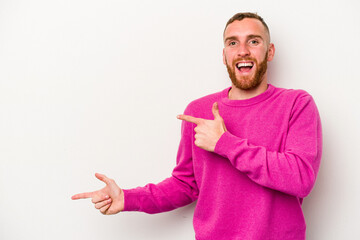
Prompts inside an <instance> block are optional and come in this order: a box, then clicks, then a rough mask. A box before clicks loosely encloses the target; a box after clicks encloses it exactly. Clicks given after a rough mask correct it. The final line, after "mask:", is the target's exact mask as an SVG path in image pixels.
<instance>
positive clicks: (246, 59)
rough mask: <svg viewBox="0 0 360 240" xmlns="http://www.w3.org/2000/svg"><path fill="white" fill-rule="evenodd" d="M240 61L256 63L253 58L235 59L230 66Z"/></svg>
mask: <svg viewBox="0 0 360 240" xmlns="http://www.w3.org/2000/svg"><path fill="white" fill-rule="evenodd" d="M240 61H251V62H254V63H257V61H256V59H255V58H250V57H245V58H236V59H234V60H233V62H232V64H233V65H235V64H236V63H237V62H240Z"/></svg>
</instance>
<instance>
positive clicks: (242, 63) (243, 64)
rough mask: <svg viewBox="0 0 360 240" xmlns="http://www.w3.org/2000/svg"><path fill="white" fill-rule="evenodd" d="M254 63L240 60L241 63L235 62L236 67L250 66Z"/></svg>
mask: <svg viewBox="0 0 360 240" xmlns="http://www.w3.org/2000/svg"><path fill="white" fill-rule="evenodd" d="M253 65H254V64H253V63H249V62H241V63H238V64H237V67H238V68H241V67H252V66H253Z"/></svg>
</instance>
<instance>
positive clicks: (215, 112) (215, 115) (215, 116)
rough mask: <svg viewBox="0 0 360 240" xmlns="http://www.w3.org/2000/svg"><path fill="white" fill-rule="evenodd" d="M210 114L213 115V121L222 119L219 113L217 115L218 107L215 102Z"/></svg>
mask: <svg viewBox="0 0 360 240" xmlns="http://www.w3.org/2000/svg"><path fill="white" fill-rule="evenodd" d="M212 113H213V115H214V120H216V119H222V117H221V116H220V113H219V106H218V103H217V102H215V103H214V104H213V106H212Z"/></svg>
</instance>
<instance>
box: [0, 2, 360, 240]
mask: <svg viewBox="0 0 360 240" xmlns="http://www.w3.org/2000/svg"><path fill="white" fill-rule="evenodd" d="M359 10H360V7H359V2H358V1H356V0H353V1H351V0H342V1H329V0H323V1H313V0H311V1H309V0H303V1H296V2H293V1H286V0H284V1H268V0H262V1H239V0H236V1H235V0H234V1H224V0H222V1H216V2H215V1H209V0H207V1H206V0H201V1H194V0H191V1H190V0H182V1H168V0H167V1H166V0H164V1H154V0H153V1H145V0H141V1H121V0H116V1H115V0H112V1H110V0H103V1H100V0H53V1H49V0H32V1H26V0H0V239H2V240H17V239H21V240H22V239H39V240H43V239H44V240H45V239H52V240H57V239H70V240H75V239H89V240H93V239H94V240H95V239H108V240H112V239H154V240H162V239H164V240H165V239H166V240H169V239H172V240H177V239H179V240H180V239H181V240H183V239H193V238H194V232H193V228H192V214H193V209H194V204H192V205H190V206H187V207H185V208H182V209H178V210H175V211H173V212H169V213H163V214H157V215H147V214H144V213H121V214H118V215H115V216H103V215H101V214H100V213H98V212H97V211H96V210H95V209H94V208H93V205H92V204H91V202H90V200H81V201H71V200H70V197H71V195H73V194H75V193H78V192H83V191H91V190H96V189H98V188H101V187H102V186H103V184H102V183H101V182H99V181H98V180H97V179H95V177H94V173H95V172H100V173H104V174H106V175H108V176H109V177H112V178H114V179H115V180H116V181H117V182H118V184H119V185H120V186H121V187H123V188H131V187H136V186H142V185H144V184H146V183H148V182H159V181H161V180H162V179H164V178H166V177H168V176H170V173H171V170H172V168H173V167H174V166H175V157H176V151H177V146H178V142H179V138H180V122H179V121H178V120H177V119H176V115H177V114H179V113H182V112H183V110H184V108H185V107H186V105H187V104H188V103H189V102H190V101H191V100H193V99H196V98H198V97H201V96H204V95H206V94H209V93H213V92H216V91H220V90H222V89H224V88H225V87H227V86H229V85H230V80H229V79H228V76H227V72H226V69H225V67H224V66H223V64H222V31H223V28H224V25H225V23H226V21H227V20H228V19H229V18H230V17H231V16H232V15H233V14H235V13H236V12H241V11H252V12H258V13H259V14H260V15H261V16H263V17H264V19H265V20H266V21H267V23H268V25H269V27H270V30H271V34H272V41H273V42H274V43H275V46H276V56H275V59H274V61H273V62H271V63H270V67H269V71H270V75H269V79H270V82H271V83H272V84H274V85H276V86H279V87H286V88H301V89H305V90H307V91H308V92H309V93H310V94H312V95H313V97H314V99H315V101H316V103H317V105H318V108H319V111H320V114H321V118H322V123H323V136H324V149H323V150H324V152H323V159H322V165H321V169H320V172H319V175H318V180H317V183H316V186H315V188H314V190H313V192H312V193H311V194H310V196H309V197H308V198H306V199H305V201H304V204H303V209H304V214H305V217H306V220H307V225H308V229H307V239H309V240H322V239H324V240H339V239H360V229H359V226H360V207H359V202H360V175H359V174H358V172H359V170H360V163H359V161H360V154H359V150H360V147H359V143H360V141H359V135H360V127H359V123H360V114H359V112H360V107H359V103H360V97H359V95H358V92H359V87H360V83H359V81H360V74H359V68H360V67H359V63H360V62H359V53H360V27H359V23H360V15H359V14H358V12H359Z"/></svg>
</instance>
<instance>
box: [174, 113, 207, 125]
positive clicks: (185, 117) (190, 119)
mask: <svg viewBox="0 0 360 240" xmlns="http://www.w3.org/2000/svg"><path fill="white" fill-rule="evenodd" d="M177 118H178V119H180V120H183V121H187V122H191V123H195V124H196V125H198V124H199V123H200V122H201V121H202V119H201V118H196V117H193V116H189V115H178V116H177Z"/></svg>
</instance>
